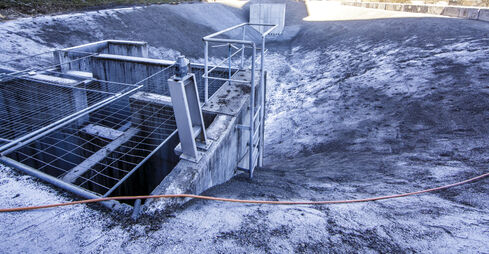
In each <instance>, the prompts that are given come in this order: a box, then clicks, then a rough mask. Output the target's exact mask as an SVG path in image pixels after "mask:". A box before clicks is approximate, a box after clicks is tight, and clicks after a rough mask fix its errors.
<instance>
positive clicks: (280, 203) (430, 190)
mask: <svg viewBox="0 0 489 254" xmlns="http://www.w3.org/2000/svg"><path fill="white" fill-rule="evenodd" d="M487 176H489V172H487V173H485V174H482V175H479V176H476V177H473V178H470V179H466V180H463V181H460V182H456V183H452V184H448V185H444V186H440V187H436V188H431V189H426V190H420V191H415V192H408V193H402V194H395V195H389V196H380V197H372V198H364V199H350V200H324V201H272V200H242V199H232V198H218V197H210V196H201V195H193V194H168V195H145V196H121V197H107V198H96V199H86V200H80V201H73V202H67V203H59V204H50V205H40V206H28V207H15V208H3V209H0V212H2V213H4V212H19V211H27V210H35V209H43V208H52V207H59V206H69V205H76V204H86V203H95V202H101V201H109V200H133V199H149V198H196V199H205V200H214V201H222V202H234V203H245V204H270V205H325V204H347V203H360V202H368V201H376V200H382V199H391V198H400V197H406V196H412V195H418V194H422V193H427V192H433V191H438V190H443V189H447V188H451V187H455V186H458V185H462V184H466V183H469V182H474V181H477V180H480V179H482V178H484V177H487Z"/></svg>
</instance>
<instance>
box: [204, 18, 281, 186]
mask: <svg viewBox="0 0 489 254" xmlns="http://www.w3.org/2000/svg"><path fill="white" fill-rule="evenodd" d="M253 26H258V27H262V26H266V27H270V28H269V29H268V30H266V31H265V32H264V33H261V48H260V51H261V52H260V65H259V69H258V71H259V75H260V78H259V82H260V84H259V86H258V89H259V99H260V101H259V102H258V103H256V102H255V88H256V84H255V79H256V78H255V75H256V71H257V68H256V67H257V66H256V65H257V63H256V61H257V60H258V59H257V57H256V50H257V45H256V43H255V42H254V41H252V40H246V28H248V27H253ZM276 27H277V25H274V24H256V23H242V24H239V25H236V26H232V27H229V28H227V29H224V30H221V31H218V32H216V33H213V34H210V35H208V36H205V37H203V41H204V43H205V48H204V59H205V60H204V61H205V62H204V75H203V78H204V79H205V99H204V102H205V103H207V102H208V100H209V97H208V83H209V79H213V80H222V81H227V82H236V83H250V84H251V85H250V86H251V92H250V107H249V110H250V122H249V124H248V125H245V126H240V128H242V129H247V130H249V143H248V168H239V169H241V170H244V171H247V172H248V174H249V177H250V178H252V177H253V171H254V169H255V167H256V166H257V165H258V166H259V167H261V166H262V165H263V149H264V146H263V138H262V137H263V134H264V120H265V119H264V117H265V116H264V110H265V108H264V107H265V83H264V82H265V80H264V79H265V53H266V49H265V40H266V36H267V35H268V34H269V33H270V32H272V31H273V29H275V28H276ZM238 29H241V38H240V39H235V38H218V36H220V35H224V34H226V33H230V32H232V31H235V30H238ZM253 29H254V28H253ZM209 43H224V44H227V46H228V57H227V58H225V59H224V60H223V61H221V63H219V64H217V65H216V66H220V65H221V64H223V63H225V62H228V69H229V72H228V78H218V77H212V76H211V75H210V73H211V72H212V71H213V70H214V69H215V68H216V67H214V68H212V69H210V70H209ZM234 44H237V45H239V46H238V47H237V46H235V45H234ZM247 47H250V48H251V50H252V54H251V65H250V66H249V67H247V68H246V67H245V49H246V48H247ZM233 48H234V49H236V51H235V52H234V53H233V52H232V49H233ZM239 53H241V59H240V60H241V61H240V66H239V68H238V69H237V71H236V72H238V71H250V72H251V80H239V79H235V78H233V76H234V74H233V73H232V61H231V59H232V57H233V56H235V55H237V54H239ZM236 72H235V73H236ZM255 104H258V107H257V106H256V105H255ZM258 118H259V121H258V126H255V122H256V119H258ZM255 129H256V130H255ZM255 139H257V140H258V142H255ZM255 143H257V145H255ZM255 147H257V150H258V155H257V156H255V153H254V150H255ZM245 155H246V153H245ZM255 157H256V158H255ZM238 163H239V162H238Z"/></svg>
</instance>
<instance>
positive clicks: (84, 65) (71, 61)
mask: <svg viewBox="0 0 489 254" xmlns="http://www.w3.org/2000/svg"><path fill="white" fill-rule="evenodd" d="M93 53H99V54H113V55H122V56H135V57H148V44H147V43H146V42H139V41H120V40H105V41H98V42H94V43H89V44H85V45H81V46H76V47H71V48H66V49H62V50H57V51H55V52H54V61H55V63H57V64H60V68H61V71H62V72H64V73H65V72H68V71H84V72H90V71H91V65H92V64H91V60H92V59H91V58H84V59H79V58H82V57H86V56H88V55H91V54H93ZM77 59H79V60H77Z"/></svg>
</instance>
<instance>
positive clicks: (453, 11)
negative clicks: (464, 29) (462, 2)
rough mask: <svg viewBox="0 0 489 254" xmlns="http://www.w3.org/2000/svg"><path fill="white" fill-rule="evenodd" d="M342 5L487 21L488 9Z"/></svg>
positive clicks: (345, 3)
mask: <svg viewBox="0 0 489 254" xmlns="http://www.w3.org/2000/svg"><path fill="white" fill-rule="evenodd" d="M343 4H344V5H350V6H356V7H364V8H374V9H381V10H387V11H405V12H413V13H427V14H436V15H442V16H447V17H455V18H464V19H472V20H481V21H489V9H488V8H478V7H460V6H437V5H424V4H419V5H415V4H397V3H362V2H343Z"/></svg>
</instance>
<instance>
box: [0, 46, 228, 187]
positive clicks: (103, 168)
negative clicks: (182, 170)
mask: <svg viewBox="0 0 489 254" xmlns="http://www.w3.org/2000/svg"><path fill="white" fill-rule="evenodd" d="M70 56H74V55H73V54H72V55H70ZM91 57H93V59H90V58H91ZM106 58H110V57H106ZM119 58H120V59H119V60H118V61H119V62H117V63H115V64H112V65H111V63H107V64H108V65H111V66H110V68H102V70H98V69H97V68H96V67H97V66H95V64H96V63H99V62H100V61H101V60H100V59H102V57H99V58H98V59H96V57H95V56H94V55H90V54H81V57H80V59H79V60H81V59H83V62H84V64H85V65H86V64H91V65H94V66H92V67H91V68H92V69H94V70H97V71H94V72H93V73H90V74H93V75H86V73H84V76H77V75H73V74H70V73H66V72H64V71H63V70H62V68H60V67H61V66H60V65H58V66H56V65H55V66H54V67H53V68H51V67H52V66H51V65H48V66H49V68H47V69H42V68H37V67H36V68H30V69H27V70H23V71H17V72H16V71H11V70H8V71H7V72H4V73H6V74H2V76H1V77H0V145H2V146H3V145H5V146H6V147H7V148H4V149H0V152H2V156H6V157H8V158H10V159H12V160H15V161H17V162H19V163H20V164H22V165H25V166H28V167H30V168H32V169H34V170H36V171H39V172H42V173H44V174H47V175H49V176H52V177H55V178H57V179H59V180H61V181H63V182H65V183H69V184H71V185H72V186H76V187H78V188H80V189H84V190H88V191H89V192H92V193H95V194H96V195H99V196H109V195H124V194H129V193H130V194H135V193H137V191H135V190H133V189H134V188H139V187H141V188H146V192H147V193H149V192H148V191H151V190H152V189H150V187H148V186H152V187H153V188H154V187H156V186H155V185H157V184H158V183H159V182H160V181H161V180H162V178H163V177H164V176H166V174H168V173H169V171H170V170H171V169H172V168H173V167H174V166H175V165H176V163H178V157H177V156H176V155H175V153H174V152H173V149H174V147H175V146H176V145H177V144H178V137H177V135H176V123H175V118H174V115H173V108H172V106H171V99H170V97H169V91H168V84H167V80H168V79H169V78H170V77H171V76H173V75H174V74H175V66H173V65H171V63H170V65H167V66H164V65H154V64H153V65H151V67H149V66H145V65H144V61H136V62H135V61H134V60H131V58H128V59H125V60H124V59H123V58H122V57H119ZM133 59H134V58H133ZM67 61H68V62H64V63H63V64H67V63H72V61H76V58H73V59H71V58H70V59H69V60H67ZM97 61H98V62H97ZM136 64H137V65H140V66H139V67H138V68H140V69H137V70H141V71H137V70H136V69H135V68H125V67H124V68H122V67H123V66H131V65H132V66H135V65H136ZM85 67H86V66H85ZM87 68H88V67H87ZM87 68H85V69H86V70H88V69H90V68H88V69H87ZM119 68H122V69H119ZM85 69H84V70H85ZM109 70H112V72H110V71H109ZM102 72H103V73H102ZM192 72H196V73H197V76H198V77H201V76H202V73H203V67H202V66H199V65H195V66H194V67H193V68H192ZM221 72H222V75H225V73H226V72H225V71H221ZM221 72H219V71H217V72H216V73H218V74H217V75H220V74H221ZM101 73H102V74H103V75H101ZM95 74H97V75H95ZM197 82H198V90H199V94H200V95H201V98H203V97H204V96H203V95H204V82H203V80H202V79H201V78H200V79H198V80H197ZM223 84H224V82H223V81H220V80H217V81H216V82H214V83H212V85H210V86H209V88H210V89H209V93H210V95H212V94H214V93H215V92H216V91H217V90H218V89H219V88H220V87H221V86H222V85H223ZM39 130H42V131H39ZM33 133H36V134H35V135H34V134H33ZM26 137H29V138H26ZM15 140H17V142H13V141H15ZM18 140H21V141H22V142H20V141H18ZM148 165H149V166H150V167H152V169H151V170H152V173H150V174H148V175H145V176H144V177H141V175H140V174H141V171H142V170H141V169H142V168H143V169H144V168H147V167H148ZM143 171H144V170H143ZM138 174H139V175H138ZM131 178H137V180H134V179H133V180H132V181H128V179H131ZM143 178H144V179H143ZM141 179H143V180H141ZM138 181H139V183H138ZM151 181H152V183H151V184H148V182H151ZM127 182H131V184H128V183H127ZM145 185H148V186H145ZM147 193H141V194H147Z"/></svg>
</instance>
